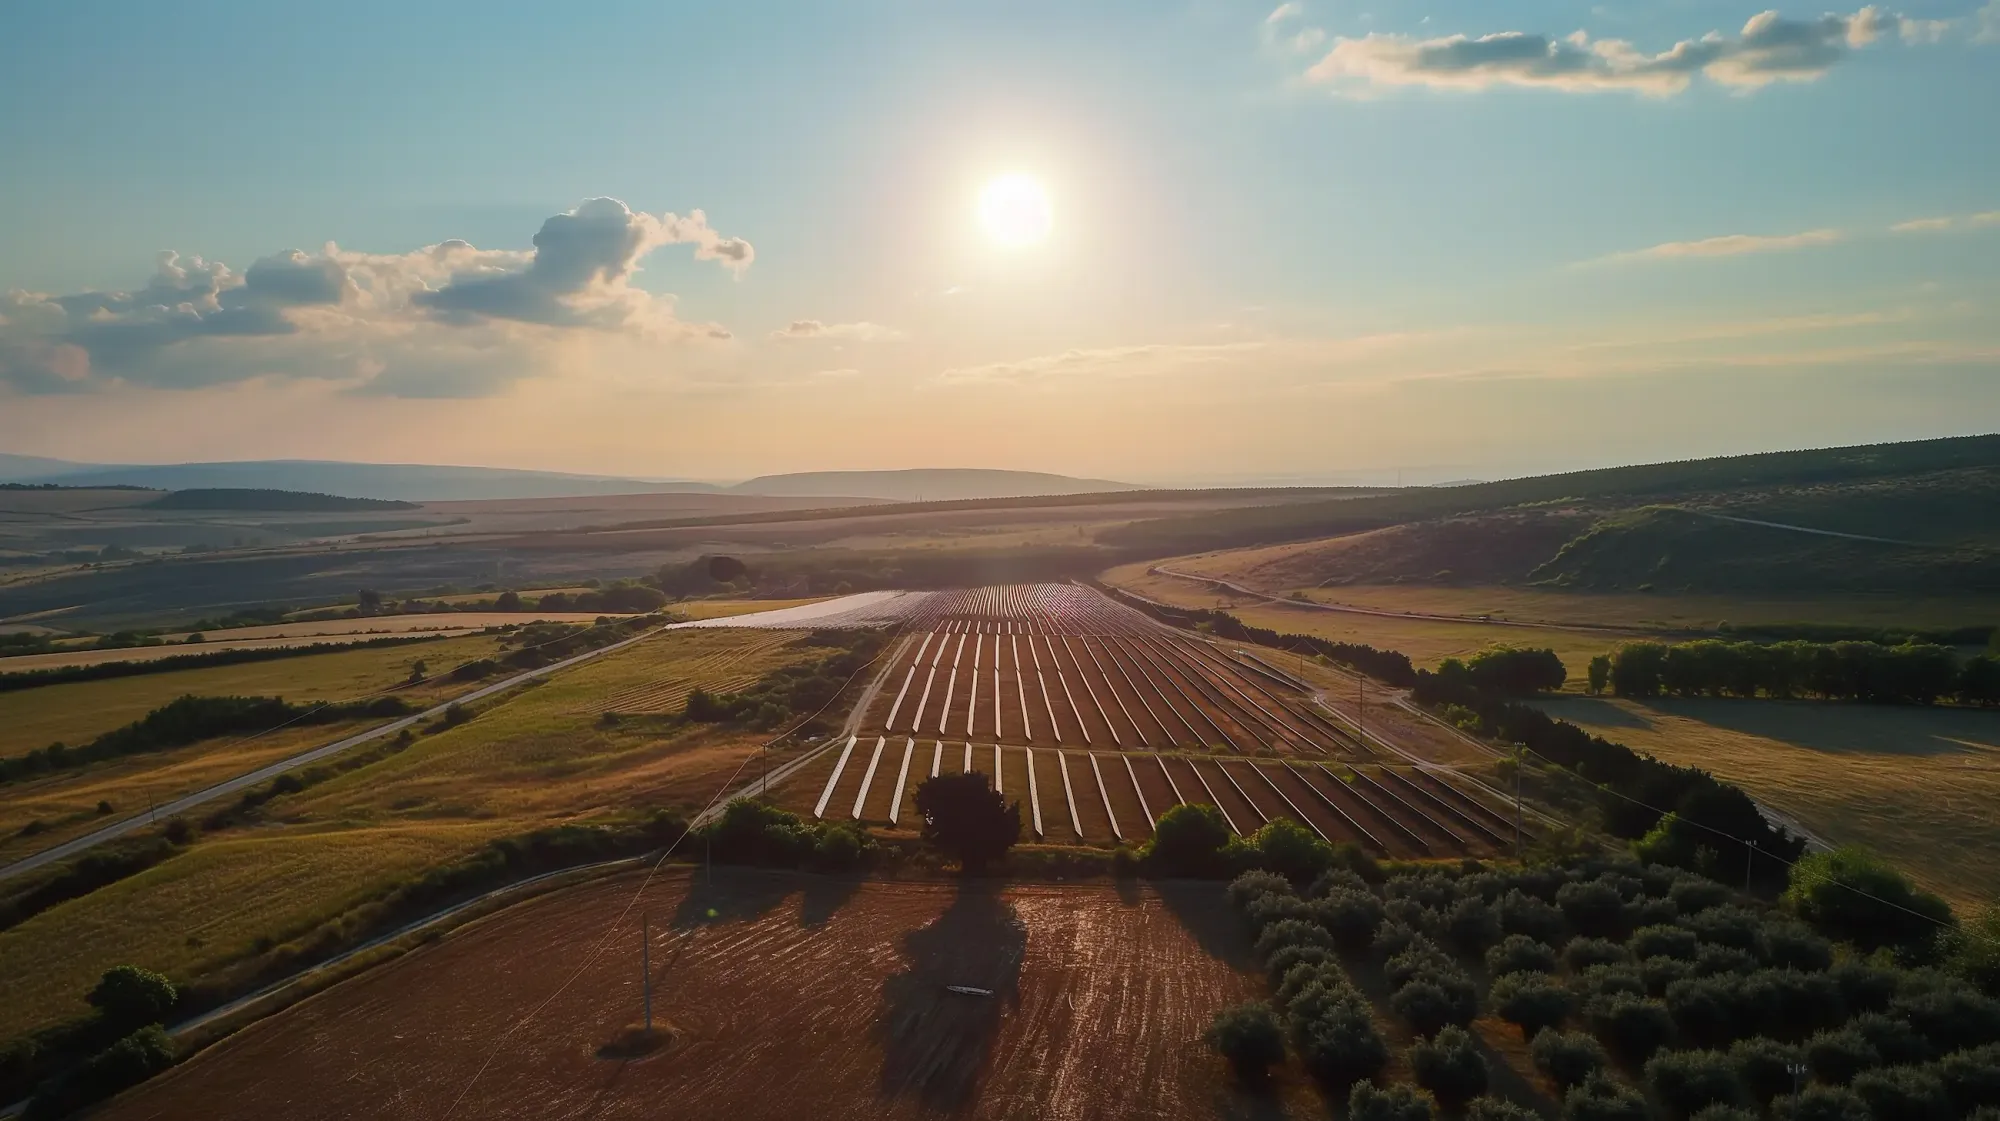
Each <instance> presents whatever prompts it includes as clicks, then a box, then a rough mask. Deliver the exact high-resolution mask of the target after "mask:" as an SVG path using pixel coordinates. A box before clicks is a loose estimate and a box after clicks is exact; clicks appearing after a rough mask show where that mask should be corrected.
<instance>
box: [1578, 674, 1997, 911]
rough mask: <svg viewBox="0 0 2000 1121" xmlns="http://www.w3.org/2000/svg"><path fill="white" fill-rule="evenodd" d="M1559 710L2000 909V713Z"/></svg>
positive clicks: (1685, 703)
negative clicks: (1997, 813)
mask: <svg viewBox="0 0 2000 1121" xmlns="http://www.w3.org/2000/svg"><path fill="white" fill-rule="evenodd" d="M1543 707H1545V708H1546V709H1547V710H1548V711H1549V712H1550V713H1551V714H1553V715H1556V716H1560V717H1562V718H1563V719H1565V720H1568V721H1571V722H1573V723H1576V724H1579V725H1581V726H1583V727H1585V728H1588V729H1590V730H1591V731H1593V732H1596V733H1597V734H1599V735H1601V736H1604V737H1605V738H1606V739H1610V740H1614V741H1617V742H1619V743H1623V744H1626V745H1628V746H1630V747H1633V748H1635V749H1638V750H1640V751H1647V752H1651V753H1652V754H1654V755H1657V756H1659V757H1660V758H1662V759H1665V760H1668V761H1669V762H1673V763H1683V764H1687V765H1689V766H1695V767H1701V768H1703V769H1704V770H1708V771H1711V772H1713V773H1714V774H1715V775H1716V776H1718V777H1720V778H1723V779H1727V780H1728V781H1730V782H1734V783H1738V784H1740V785H1741V786H1742V787H1743V788H1744V789H1745V790H1748V791H1749V792H1750V793H1751V794H1752V795H1754V796H1755V797H1757V798H1758V799H1760V800H1762V801H1765V802H1768V803H1770V804H1771V805H1772V806H1773V807H1774V808H1776V809H1778V810H1781V811H1783V812H1784V813H1787V814H1790V815H1792V816H1793V817H1795V818H1796V819H1797V820H1798V821H1799V823H1800V824H1801V825H1803V826H1805V827H1806V828H1807V829H1809V830H1811V831H1812V832H1814V833H1816V834H1818V835H1820V836H1822V837H1824V838H1826V839H1827V840H1828V841H1831V842H1833V843H1836V844H1839V843H1855V844H1862V845H1866V846H1868V847H1869V848H1872V849H1874V850H1876V851H1877V852H1880V853H1881V854H1882V855H1883V856H1885V857H1887V858H1889V859H1890V860H1891V861H1893V862H1894V863H1895V864H1896V865H1897V866H1898V867H1900V868H1902V869H1904V870H1905V871H1907V872H1908V873H1909V874H1910V875H1911V876H1913V877H1914V878H1916V879H1917V880H1918V881H1920V882H1921V883H1922V884H1923V885H1924V886H1925V887H1927V888H1929V889H1931V890H1932V891H1935V892H1937V893H1938V894H1940V895H1942V896H1944V897H1945V898H1946V899H1949V900H1951V901H1952V902H1953V903H1954V904H1956V905H1966V904H1975V903H1992V902H2000V886H1996V885H2000V818H1996V816H1995V813H1994V807H1995V806H1996V805H2000V712H1984V711H1978V710H1973V709H1958V708H1915V707H1904V706H1892V705H1859V704H1846V703H1838V702H1820V701H1765V700H1724V699H1717V700H1710V699H1688V700H1674V699H1664V700H1657V701H1649V702H1645V703H1640V702H1637V701H1624V700H1612V699H1586V698H1581V697H1579V698H1575V699H1569V698H1565V699H1562V700H1556V701H1549V702H1545V703H1544V705H1543Z"/></svg>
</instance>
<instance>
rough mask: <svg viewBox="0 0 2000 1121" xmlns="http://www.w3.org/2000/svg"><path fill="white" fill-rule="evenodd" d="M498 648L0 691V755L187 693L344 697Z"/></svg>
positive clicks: (294, 661)
mask: <svg viewBox="0 0 2000 1121" xmlns="http://www.w3.org/2000/svg"><path fill="white" fill-rule="evenodd" d="M498 648H499V647H498V644H497V643H496V641H495V640H494V639H492V638H486V637H471V636H468V637H465V638H448V639H440V640H438V641H436V642H419V643H411V644H410V645H408V646H390V647H385V648H382V649H377V650H345V651H339V652H336V653H331V654H312V655H308V656H304V657H298V658H280V659H278V660H276V661H271V662H251V663H249V664H247V665H240V666H215V667H211V668H207V669H188V670H175V671H173V672H170V673H151V674H141V675H139V676H136V677H115V678H109V679H107V680H103V681H79V682H75V683H72V684H68V685H45V686H42V687H41V688H38V689H24V690H22V691H20V692H18V693H7V694H5V695H4V698H5V699H4V700H0V706H4V709H5V711H6V713H7V719H6V720H5V721H0V754H5V755H19V754H21V753H22V752H24V751H29V750H32V749H34V748H37V747H46V746H47V745H48V744H50V743H52V742H54V741H57V740H61V741H62V742H64V743H67V744H72V745H74V744H80V743H83V742H84V741H86V740H89V739H90V738H92V737H93V736H97V735H100V734H102V733H104V732H108V731H110V730H111V729H113V728H116V727H119V726H120V725H123V724H128V723H130V722H132V721H134V720H137V719H139V718H140V717H142V716H144V715H146V713H148V712H150V711H152V710H153V709H155V708H158V707H159V706H161V705H163V704H166V703H167V702H168V701H171V700H173V699H174V698H175V697H180V696H185V695H187V694H189V693H193V694H196V695H199V696H226V695H239V696H268V697H284V698H285V699H286V700H290V701H309V700H310V701H317V700H348V699H352V698H355V697H363V696H368V695H370V694H373V693H377V692H380V691H382V690H384V689H387V688H390V687H391V686H394V685H397V684H399V683H401V682H402V681H404V680H405V679H407V678H408V677H409V676H410V665H411V663H413V662H416V661H418V660H419V659H421V660H423V661H424V662H426V663H428V665H429V666H430V669H431V671H432V672H433V673H436V672H438V671H440V670H447V669H450V668H451V667H453V666H455V665H459V664H460V663H463V662H468V661H472V660H473V659H475V658H481V657H486V656H488V655H491V654H492V653H493V652H494V651H495V650H497V649H498ZM465 688H466V686H465V685H464V684H463V683H460V682H435V683H432V684H430V685H426V686H420V687H418V688H415V689H412V690H409V691H408V692H406V693H399V695H401V696H405V697H407V698H408V699H410V700H411V701H412V702H413V703H416V702H421V701H423V700H426V699H428V698H431V697H435V696H448V695H451V694H454V693H458V692H462V691H463V690H464V689H465Z"/></svg>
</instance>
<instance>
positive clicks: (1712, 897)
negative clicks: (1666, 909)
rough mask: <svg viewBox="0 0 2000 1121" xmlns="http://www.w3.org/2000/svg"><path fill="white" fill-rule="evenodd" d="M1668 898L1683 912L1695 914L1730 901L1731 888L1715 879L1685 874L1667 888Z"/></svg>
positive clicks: (1684, 913)
mask: <svg viewBox="0 0 2000 1121" xmlns="http://www.w3.org/2000/svg"><path fill="white" fill-rule="evenodd" d="M1667 898H1668V899H1671V900H1673V901H1674V906H1676V907H1679V908H1680V911H1681V914H1683V915H1693V914H1698V913H1700V912H1702V911H1706V910H1708V909H1709V908H1710V907H1720V906H1722V905H1723V904H1724V903H1727V902H1729V889H1728V888H1726V887H1723V886H1722V885H1721V884H1719V883H1716V882H1715V881H1714V880H1709V879H1703V878H1702V877H1700V876H1684V877H1682V878H1681V879H1679V880H1676V881H1674V886H1673V887H1671V888H1668V889H1667Z"/></svg>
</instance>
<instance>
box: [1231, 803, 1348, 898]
mask: <svg viewBox="0 0 2000 1121" xmlns="http://www.w3.org/2000/svg"><path fill="white" fill-rule="evenodd" d="M1239 851H1240V852H1242V853H1243V854H1244V856H1245V857H1247V858H1248V859H1249V860H1250V861H1252V862H1253V863H1254V864H1255V865H1256V866H1257V867H1259V868H1262V869H1264V870H1265V871H1269V872H1275V873H1277V874H1278V875H1280V876H1284V877H1285V878H1287V879H1289V880H1290V881H1291V882H1292V883H1295V884H1306V883H1311V882H1312V881H1313V879H1314V878H1315V877H1317V876H1319V875H1320V874H1321V873H1323V872H1325V871H1326V870H1327V869H1328V868H1330V867H1332V866H1333V846H1332V845H1329V844H1327V843H1326V842H1325V841H1322V840H1320V838H1319V836H1318V834H1316V833H1314V832H1312V831H1311V830H1310V829H1307V828H1306V827H1305V826H1303V825H1300V824H1299V823H1298V822H1296V821H1293V820H1292V819H1291V818H1288V817H1280V818H1274V819H1272V820H1271V821H1268V822H1266V823H1264V827H1263V828H1261V829H1259V830H1257V831H1256V832H1255V833H1252V834H1251V835H1250V836H1248V837H1246V838H1244V840H1243V842H1242V844H1241V846H1240V849H1239Z"/></svg>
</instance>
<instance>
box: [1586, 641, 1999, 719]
mask: <svg viewBox="0 0 2000 1121" xmlns="http://www.w3.org/2000/svg"><path fill="white" fill-rule="evenodd" d="M1588 686H1589V690H1590V692H1591V693H1593V694H1598V693H1603V692H1605V691H1606V690H1607V689H1608V690H1609V691H1610V692H1611V693H1612V694H1613V695H1614V696H1620V697H1658V696H1674V697H1760V696H1761V697H1773V698H1777V699H1781V700H1782V699H1790V698H1795V697H1819V698H1823V699H1828V700H1855V701H1868V702H1873V703H1876V704H1934V703H1936V702H1937V701H1939V700H1946V699H1949V700H1955V701H1958V702H1959V703H1961V704H1969V705H1994V704H2000V658H1995V657H1994V656H1992V655H1989V654H1982V655H1979V656H1977V657H1973V658H1968V659H1965V660H1964V661H1962V662H1961V661H1960V660H1959V659H1958V657H1957V656H1956V655H1955V654H1954V653H1953V652H1952V650H1951V648H1950V647H1947V646H1939V645H1935V644H1930V643H1917V642H1906V643H1903V644H1901V645H1897V646H1885V645H1882V644H1879V643H1873V642H1805V641H1792V642H1776V643H1756V642H1724V641H1722V640H1720V639H1699V640H1696V641H1692V642H1677V643H1671V644H1669V643H1662V642H1628V643H1625V644H1624V645H1622V646H1620V647H1618V649H1616V650H1614V651H1612V652H1611V653H1609V654H1600V655H1598V656H1597V657H1596V658H1594V659H1592V661H1591V663H1590V670H1589V681H1588Z"/></svg>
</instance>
